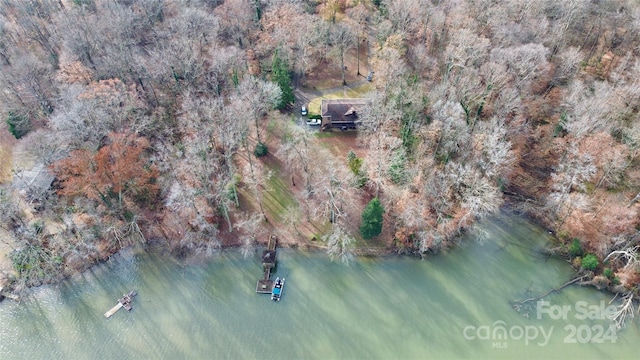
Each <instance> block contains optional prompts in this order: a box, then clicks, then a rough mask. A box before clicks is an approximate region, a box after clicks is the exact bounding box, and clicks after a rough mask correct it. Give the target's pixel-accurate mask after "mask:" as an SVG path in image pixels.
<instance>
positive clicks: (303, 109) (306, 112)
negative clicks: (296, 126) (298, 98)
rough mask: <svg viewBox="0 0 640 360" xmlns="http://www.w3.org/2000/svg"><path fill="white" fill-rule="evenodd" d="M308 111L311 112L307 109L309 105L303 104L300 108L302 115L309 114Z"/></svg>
mask: <svg viewBox="0 0 640 360" xmlns="http://www.w3.org/2000/svg"><path fill="white" fill-rule="evenodd" d="M308 113H309V112H308V111H307V107H306V106H303V107H302V108H301V109H300V115H302V116H307V114H308Z"/></svg>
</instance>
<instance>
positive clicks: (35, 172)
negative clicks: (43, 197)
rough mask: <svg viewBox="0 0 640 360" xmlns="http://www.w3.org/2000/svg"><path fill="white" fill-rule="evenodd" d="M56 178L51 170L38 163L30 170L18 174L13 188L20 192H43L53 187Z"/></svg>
mask: <svg viewBox="0 0 640 360" xmlns="http://www.w3.org/2000/svg"><path fill="white" fill-rule="evenodd" d="M53 179H54V176H53V174H51V173H50V172H49V169H47V167H46V166H45V165H44V164H43V163H38V164H36V165H35V166H34V167H33V168H31V169H29V170H23V171H20V172H17V173H16V175H15V177H14V180H13V186H14V187H15V188H17V189H18V190H20V191H23V192H25V193H28V192H30V191H35V192H42V191H46V190H47V189H49V187H51V183H52V182H53Z"/></svg>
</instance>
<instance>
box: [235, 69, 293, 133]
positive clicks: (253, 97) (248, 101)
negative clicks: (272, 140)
mask: <svg viewBox="0 0 640 360" xmlns="http://www.w3.org/2000/svg"><path fill="white" fill-rule="evenodd" d="M281 96H282V90H280V87H279V86H278V85H277V84H274V83H272V82H270V81H264V80H261V79H259V78H257V77H254V76H251V75H246V76H245V77H244V78H243V79H242V81H241V82H240V85H239V86H238V94H237V97H238V98H239V99H241V100H242V101H243V103H244V105H245V108H246V109H247V110H248V113H249V115H250V116H249V117H250V118H251V120H253V124H254V127H255V130H256V139H257V140H258V142H261V141H262V138H261V137H260V134H261V133H262V126H260V120H262V119H263V117H264V116H265V115H266V113H267V111H269V110H271V109H273V108H274V107H275V106H276V105H277V104H278V101H280V97H281Z"/></svg>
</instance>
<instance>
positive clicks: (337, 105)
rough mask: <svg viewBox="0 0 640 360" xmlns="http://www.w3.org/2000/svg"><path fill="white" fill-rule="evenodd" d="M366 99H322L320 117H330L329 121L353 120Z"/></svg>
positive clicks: (365, 102) (356, 117)
mask: <svg viewBox="0 0 640 360" xmlns="http://www.w3.org/2000/svg"><path fill="white" fill-rule="evenodd" d="M368 102H369V100H368V99H331V100H325V99H323V100H322V105H321V111H322V117H323V118H327V117H330V118H331V121H332V122H333V121H355V120H357V119H358V114H359V112H361V111H362V107H363V106H365V105H366V104H367V103H368Z"/></svg>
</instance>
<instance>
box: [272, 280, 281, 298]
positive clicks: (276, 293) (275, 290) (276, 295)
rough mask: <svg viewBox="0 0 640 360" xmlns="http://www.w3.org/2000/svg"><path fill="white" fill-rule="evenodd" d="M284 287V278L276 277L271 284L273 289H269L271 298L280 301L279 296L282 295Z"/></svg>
mask: <svg viewBox="0 0 640 360" xmlns="http://www.w3.org/2000/svg"><path fill="white" fill-rule="evenodd" d="M283 289H284V278H282V279H280V278H279V277H278V278H276V281H275V283H274V284H273V289H271V300H273V301H280V297H281V296H282V290H283Z"/></svg>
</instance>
